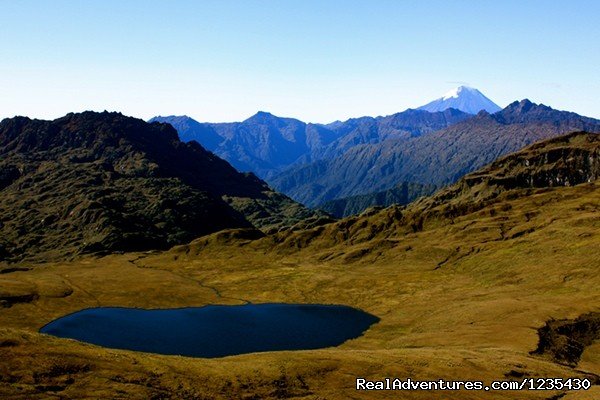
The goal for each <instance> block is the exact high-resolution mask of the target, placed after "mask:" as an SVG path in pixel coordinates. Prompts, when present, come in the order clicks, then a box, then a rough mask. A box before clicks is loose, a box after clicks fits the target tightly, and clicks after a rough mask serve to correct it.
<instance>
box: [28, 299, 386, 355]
mask: <svg viewBox="0 0 600 400" xmlns="http://www.w3.org/2000/svg"><path fill="white" fill-rule="evenodd" d="M378 321H379V318H377V317H375V316H373V315H371V314H368V313H366V312H364V311H361V310H358V309H355V308H352V307H347V306H338V305H318V304H246V305H235V306H227V305H209V306H204V307H190V308H176V309H159V310H144V309H138V308H116V307H101V308H89V309H85V310H81V311H78V312H76V313H73V314H69V315H66V316H64V317H62V318H59V319H57V320H55V321H52V322H50V323H49V324H47V325H46V326H44V327H43V328H42V329H40V332H42V333H47V334H49V335H53V336H58V337H62V338H71V339H76V340H80V341H82V342H87V343H93V344H96V345H100V346H104V347H110V348H115V349H127V350H135V351H145V352H150V353H159V354H178V355H184V356H191V357H209V358H210V357H223V356H229V355H235V354H245V353H253V352H260V351H277V350H304V349H318V348H323V347H331V346H337V345H340V344H342V343H344V342H345V341H347V340H349V339H353V338H356V337H358V336H361V335H362V334H363V333H364V331H366V330H367V329H368V328H369V327H370V326H371V325H372V324H374V323H375V322H378Z"/></svg>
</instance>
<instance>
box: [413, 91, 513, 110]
mask: <svg viewBox="0 0 600 400" xmlns="http://www.w3.org/2000/svg"><path fill="white" fill-rule="evenodd" d="M449 108H455V109H457V110H460V111H462V112H466V113H469V114H477V113H478V112H479V111H482V110H483V111H487V112H488V113H490V114H492V113H495V112H498V111H500V110H501V109H502V108H501V107H499V106H498V105H497V104H496V103H494V102H493V101H491V100H490V99H488V98H487V97H485V96H484V95H483V93H481V92H480V91H479V90H477V89H475V88H471V87H468V86H459V87H457V88H456V89H453V90H451V91H449V92H448V93H446V94H445V95H444V96H443V97H440V98H439V99H436V100H434V101H432V102H431V103H427V104H425V105H424V106H421V107H419V108H418V110H425V111H429V112H436V111H444V110H447V109H449Z"/></svg>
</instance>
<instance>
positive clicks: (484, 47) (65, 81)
mask: <svg viewBox="0 0 600 400" xmlns="http://www.w3.org/2000/svg"><path fill="white" fill-rule="evenodd" d="M599 16H600V2H599V1H595V0H589V1H568V2H567V1H485V0H482V1H461V0H456V1H447V0H446V1H417V0H415V1H411V0H404V1H402V0H397V1H376V0H371V1H367V0H365V1H352V0H346V1H327V0H321V1H316V0H315V1H310V0H304V1H301V0H298V1H291V0H290V1H287V0H263V1H258V0H256V1H253V0H245V1H231V0H214V1H213V0H205V1H202V0H196V1H152V0H144V1H127V0H120V1H110V0H102V1H99V0H97V1H95V0H88V1H84V0H78V1H75V0H72V1H60V0H53V1H50V0H46V1H43V0H38V1H16V0H0V118H3V117H12V116H14V115H27V116H30V117H36V118H56V117H59V116H61V115H64V114H66V113H67V112H71V111H75V112H76V111H83V110H88V109H91V110H98V111H101V110H104V109H107V110H114V111H121V112H123V113H124V114H127V115H133V116H137V117H140V118H144V119H147V118H150V117H152V116H154V115H169V114H187V115H190V116H192V117H194V118H196V119H198V120H200V121H234V120H242V119H245V118H247V117H249V116H250V115H252V114H254V113H255V112H256V111H258V110H263V111H270V112H272V113H274V114H276V115H281V116H290V117H296V118H300V119H302V120H305V121H311V122H330V121H333V120H336V119H347V118H350V117H358V116H362V115H373V116H375V115H387V114H392V113H394V112H398V111H402V110H404V109H406V108H409V107H417V106H420V105H422V104H424V103H427V102H428V101H430V100H433V99H435V98H437V97H440V96H442V95H443V94H444V93H445V92H447V91H448V90H449V89H451V88H452V87H454V86H457V85H459V84H463V83H466V84H469V85H470V86H473V87H476V88H478V89H480V90H481V91H482V92H483V93H484V94H486V95H487V96H488V97H490V98H491V99H492V100H494V101H495V102H496V103H498V104H499V105H500V106H502V107H503V106H506V105H507V104H508V103H510V102H511V101H513V100H518V99H519V100H520V99H523V98H529V99H531V100H532V101H534V102H538V103H544V104H546V105H550V106H552V107H554V108H557V109H565V110H569V111H575V112H577V113H581V114H583V115H587V116H591V117H596V118H600V101H599V100H600V96H599V94H600V24H599V23H598V18H599Z"/></svg>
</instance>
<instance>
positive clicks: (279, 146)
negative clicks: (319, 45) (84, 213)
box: [149, 86, 500, 180]
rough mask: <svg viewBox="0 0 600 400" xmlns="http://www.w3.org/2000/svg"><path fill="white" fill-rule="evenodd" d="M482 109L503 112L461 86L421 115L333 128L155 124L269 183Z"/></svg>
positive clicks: (280, 122)
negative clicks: (311, 165)
mask: <svg viewBox="0 0 600 400" xmlns="http://www.w3.org/2000/svg"><path fill="white" fill-rule="evenodd" d="M480 110H487V111H489V112H495V111H498V110H500V107H498V106H497V105H495V104H494V103H493V102H492V101H491V100H489V99H488V98H487V97H485V96H484V95H483V94H482V93H481V92H479V91H478V90H477V89H472V88H468V87H465V86H461V87H459V88H456V89H454V90H453V91H452V92H451V93H448V94H447V95H446V96H444V97H443V98H441V99H438V100H435V101H433V102H431V103H429V104H427V105H425V106H423V107H420V109H417V110H413V109H408V110H406V111H403V112H399V113H396V114H393V115H388V116H385V117H361V118H352V119H349V120H347V121H335V122H332V123H330V124H313V123H305V122H302V121H299V120H297V119H293V118H282V117H277V116H275V115H273V114H270V113H268V112H264V111H259V112H258V113H256V114H255V115H253V116H252V117H250V118H248V119H246V120H244V121H242V122H231V123H201V122H198V121H196V120H194V119H192V118H190V117H188V116H185V115H184V116H175V115H171V116H158V117H154V118H152V119H150V121H149V122H166V123H169V124H171V125H173V127H174V128H175V129H177V132H178V133H179V136H180V138H181V140H183V141H184V142H189V141H192V140H195V141H197V142H198V143H200V144H201V145H202V146H203V147H204V148H206V149H207V150H210V151H212V152H214V153H215V154H216V155H218V156H219V157H222V158H224V159H225V160H227V161H229V163H231V165H233V166H234V167H235V168H236V169H238V170H239V171H242V172H249V171H252V172H254V173H255V174H257V175H258V176H259V177H261V178H263V179H267V180H269V179H272V178H273V177H274V176H276V175H278V174H279V173H281V172H283V171H284V170H286V169H288V168H290V167H292V166H297V165H302V164H307V163H310V162H315V161H319V160H326V159H330V158H333V157H336V156H340V155H342V154H344V153H345V152H346V151H348V150H350V149H351V148H353V147H355V146H358V145H363V144H377V143H381V142H383V141H385V140H388V139H403V138H409V137H415V136H421V135H423V134H427V133H431V132H435V131H438V130H440V129H443V128H446V127H448V126H450V125H452V124H455V123H457V122H460V121H463V120H465V119H467V118H470V117H471V116H472V115H473V114H477V112H479V111H480Z"/></svg>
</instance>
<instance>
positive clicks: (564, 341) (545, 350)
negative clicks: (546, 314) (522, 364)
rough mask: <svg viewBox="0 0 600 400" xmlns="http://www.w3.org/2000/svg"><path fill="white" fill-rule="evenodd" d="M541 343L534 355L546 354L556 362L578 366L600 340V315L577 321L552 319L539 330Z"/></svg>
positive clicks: (596, 314) (586, 316)
mask: <svg viewBox="0 0 600 400" xmlns="http://www.w3.org/2000/svg"><path fill="white" fill-rule="evenodd" d="M538 335H539V337H540V341H539V343H538V347H537V349H536V350H535V351H533V352H532V354H546V355H549V356H550V357H552V358H553V359H554V360H555V361H556V362H559V363H564V364H568V365H571V366H576V365H577V363H578V362H579V359H580V358H581V355H582V354H583V351H584V350H585V348H586V347H587V346H589V345H591V344H592V343H593V342H594V341H595V340H598V339H600V313H598V312H592V313H588V314H584V315H581V316H579V317H577V318H576V319H560V320H555V319H552V320H550V321H547V322H546V325H544V326H543V327H541V328H540V329H538Z"/></svg>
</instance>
